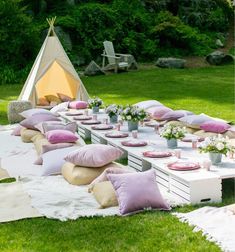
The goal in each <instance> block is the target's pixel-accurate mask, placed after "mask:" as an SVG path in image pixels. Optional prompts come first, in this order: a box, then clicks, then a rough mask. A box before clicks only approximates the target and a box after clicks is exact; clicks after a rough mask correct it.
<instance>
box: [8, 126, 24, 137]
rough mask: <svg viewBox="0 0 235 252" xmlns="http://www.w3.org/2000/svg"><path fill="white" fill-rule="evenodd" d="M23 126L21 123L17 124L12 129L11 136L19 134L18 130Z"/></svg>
mask: <svg viewBox="0 0 235 252" xmlns="http://www.w3.org/2000/svg"><path fill="white" fill-rule="evenodd" d="M23 128H24V127H23V126H21V125H18V126H17V127H16V128H14V129H13V131H12V133H11V135H12V136H20V131H21V129H23Z"/></svg>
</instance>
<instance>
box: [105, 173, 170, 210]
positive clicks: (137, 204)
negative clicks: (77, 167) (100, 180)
mask: <svg viewBox="0 0 235 252" xmlns="http://www.w3.org/2000/svg"><path fill="white" fill-rule="evenodd" d="M107 176H108V179H109V180H110V181H111V183H112V184H113V187H114V189H115V191H116V195H117V198H118V203H119V210H120V213H121V214H122V215H126V214H131V213H135V212H139V211H142V210H144V209H148V208H151V209H161V210H169V209H170V206H169V205H168V204H167V202H166V201H165V200H164V199H163V197H162V195H161V193H160V191H159V188H158V185H157V182H156V175H155V171H154V170H153V169H151V170H148V171H145V172H138V173H126V174H108V175H107Z"/></svg>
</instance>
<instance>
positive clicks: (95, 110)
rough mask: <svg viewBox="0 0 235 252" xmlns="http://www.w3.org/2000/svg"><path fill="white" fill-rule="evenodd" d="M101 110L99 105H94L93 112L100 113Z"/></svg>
mask: <svg viewBox="0 0 235 252" xmlns="http://www.w3.org/2000/svg"><path fill="white" fill-rule="evenodd" d="M99 110H100V108H99V107H92V112H93V113H98V112H99Z"/></svg>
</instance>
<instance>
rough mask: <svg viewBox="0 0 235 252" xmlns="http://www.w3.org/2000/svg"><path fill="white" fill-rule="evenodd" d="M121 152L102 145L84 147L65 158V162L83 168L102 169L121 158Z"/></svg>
mask: <svg viewBox="0 0 235 252" xmlns="http://www.w3.org/2000/svg"><path fill="white" fill-rule="evenodd" d="M122 154H123V152H122V151H121V150H120V149H118V148H115V147H113V146H109V145H104V144H89V145H85V146H83V147H81V148H79V149H77V150H76V151H74V152H72V153H70V154H69V155H68V156H66V158H65V160H66V161H67V162H70V163H73V164H75V165H79V166H85V167H102V166H104V165H106V164H108V163H110V162H112V161H114V160H116V159H118V158H120V157H121V156H122Z"/></svg>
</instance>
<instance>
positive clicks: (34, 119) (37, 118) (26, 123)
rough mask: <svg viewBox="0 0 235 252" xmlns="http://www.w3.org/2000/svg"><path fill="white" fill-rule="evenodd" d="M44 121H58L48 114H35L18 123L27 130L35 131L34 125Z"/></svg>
mask: <svg viewBox="0 0 235 252" xmlns="http://www.w3.org/2000/svg"><path fill="white" fill-rule="evenodd" d="M45 121H60V119H58V118H57V117H56V116H54V115H52V114H51V113H50V114H35V115H32V116H30V117H28V118H26V119H24V120H23V121H21V122H20V125H21V126H23V127H25V128H27V129H33V130H37V128H35V125H37V124H38V123H40V122H45Z"/></svg>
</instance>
